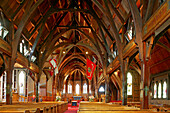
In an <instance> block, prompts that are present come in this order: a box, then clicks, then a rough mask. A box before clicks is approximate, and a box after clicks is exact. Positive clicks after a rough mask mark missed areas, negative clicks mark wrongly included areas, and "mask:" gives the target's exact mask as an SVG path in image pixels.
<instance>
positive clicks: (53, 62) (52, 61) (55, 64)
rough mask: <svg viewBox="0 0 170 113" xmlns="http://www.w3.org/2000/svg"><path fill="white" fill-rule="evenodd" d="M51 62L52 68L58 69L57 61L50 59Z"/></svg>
mask: <svg viewBox="0 0 170 113" xmlns="http://www.w3.org/2000/svg"><path fill="white" fill-rule="evenodd" d="M49 62H50V65H51V67H52V68H56V67H57V61H56V59H55V58H52V59H50V60H49Z"/></svg>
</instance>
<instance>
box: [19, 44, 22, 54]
mask: <svg viewBox="0 0 170 113" xmlns="http://www.w3.org/2000/svg"><path fill="white" fill-rule="evenodd" d="M19 50H20V53H22V43H20V49H19Z"/></svg>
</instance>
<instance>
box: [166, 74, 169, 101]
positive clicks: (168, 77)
mask: <svg viewBox="0 0 170 113" xmlns="http://www.w3.org/2000/svg"><path fill="white" fill-rule="evenodd" d="M166 83H167V93H166V94H167V99H168V100H170V87H169V84H170V74H168V80H167V82H166Z"/></svg>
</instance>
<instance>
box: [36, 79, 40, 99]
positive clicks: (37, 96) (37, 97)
mask: <svg viewBox="0 0 170 113" xmlns="http://www.w3.org/2000/svg"><path fill="white" fill-rule="evenodd" d="M36 102H39V95H38V81H36Z"/></svg>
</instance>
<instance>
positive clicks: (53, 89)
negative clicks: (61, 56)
mask: <svg viewBox="0 0 170 113" xmlns="http://www.w3.org/2000/svg"><path fill="white" fill-rule="evenodd" d="M53 72H54V70H53ZM52 77H53V78H52V79H53V82H52V100H53V101H54V99H55V97H54V96H55V75H54V74H53V76H52Z"/></svg>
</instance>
